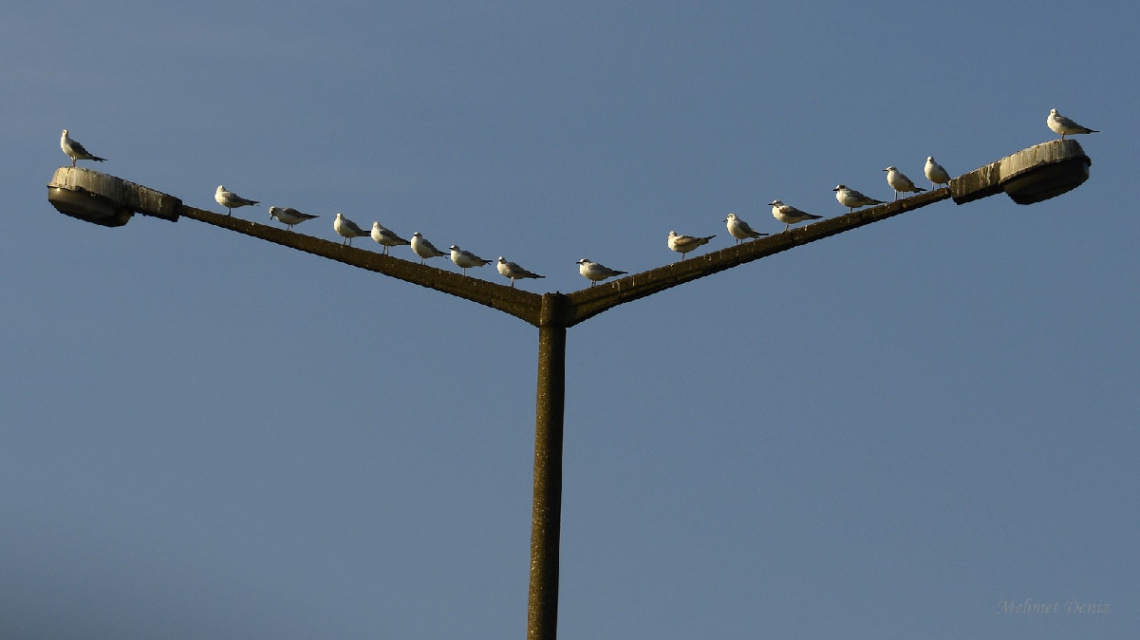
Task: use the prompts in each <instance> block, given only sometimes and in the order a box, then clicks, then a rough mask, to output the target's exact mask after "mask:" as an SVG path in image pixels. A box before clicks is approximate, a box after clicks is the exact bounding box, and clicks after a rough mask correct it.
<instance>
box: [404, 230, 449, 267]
mask: <svg viewBox="0 0 1140 640" xmlns="http://www.w3.org/2000/svg"><path fill="white" fill-rule="evenodd" d="M410 244H411V245H412V251H415V252H416V255H417V256H419V257H420V264H423V263H424V260H426V259H427V258H438V257H439V256H445V255H447V254H446V253H444V252H442V251H440V250H439V249H436V248H435V245H434V244H432V243H430V242H428V241H427V240H425V239H424V237H423V236H422V235H420V232H419V231H417V232H415V233H413V234H412V241H411V243H410Z"/></svg>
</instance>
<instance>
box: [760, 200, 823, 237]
mask: <svg viewBox="0 0 1140 640" xmlns="http://www.w3.org/2000/svg"><path fill="white" fill-rule="evenodd" d="M768 204H770V205H772V216H773V217H775V218H776V219H777V220H779V221H780V222H783V223H784V231H787V230H788V228H789V227H791V226H792V225H793V224H796V223H797V222H803V221H804V220H819V219H820V218H822V217H823V216H817V215H815V214H814V213H808V212H806V211H800V210H799V209H797V208H795V207H793V206H792V205H790V204H784V203H783V202H780V201H779V200H773V201H771V202H769V203H768Z"/></svg>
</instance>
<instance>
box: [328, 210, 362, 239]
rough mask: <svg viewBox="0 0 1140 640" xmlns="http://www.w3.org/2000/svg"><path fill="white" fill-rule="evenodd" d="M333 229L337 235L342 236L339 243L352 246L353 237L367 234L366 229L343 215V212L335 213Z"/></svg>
mask: <svg viewBox="0 0 1140 640" xmlns="http://www.w3.org/2000/svg"><path fill="white" fill-rule="evenodd" d="M333 230H335V231H336V233H337V235H338V236H340V237H342V238H344V240H342V241H341V244H347V245H348V246H352V239H353V238H359V237H360V236H366V235H368V232H367V231H365V230H364V229H361V228H360V225H358V224H356V223H355V222H353V221H352V220H349V219H348V218H346V217H344V214H343V213H338V214H336V220H333Z"/></svg>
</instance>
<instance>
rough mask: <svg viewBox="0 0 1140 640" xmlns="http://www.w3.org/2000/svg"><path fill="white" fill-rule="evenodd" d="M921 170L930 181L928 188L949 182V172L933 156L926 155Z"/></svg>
mask: <svg viewBox="0 0 1140 640" xmlns="http://www.w3.org/2000/svg"><path fill="white" fill-rule="evenodd" d="M922 172H923V173H925V174H926V179H927V180H929V181H930V188H931V189H933V188H934V186H935V185H939V184H950V174H949V173H948V172H947V171H946V169H944V168H943V167H942V165H940V164H938V163H937V162H935V161H934V156H926V166H925V167H923V168H922Z"/></svg>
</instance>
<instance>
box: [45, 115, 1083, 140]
mask: <svg viewBox="0 0 1140 640" xmlns="http://www.w3.org/2000/svg"><path fill="white" fill-rule="evenodd" d="M1045 122H1047V123H1048V124H1049V128H1050V129H1052V130H1053V132H1054V133H1059V134H1061V139H1062V140H1064V139H1065V134H1066V133H1067V134H1069V135H1073V134H1077V133H1100V132H1099V131H1097V130H1096V129H1089V128H1088V127H1082V126H1081V125H1079V124H1077V123H1075V122H1073V121H1072V120H1070V119H1068V118H1066V117H1065V116H1063V115H1061V114H1059V113H1057V110H1056V109H1050V110H1049V118H1048V119H1046V120H1045ZM64 133H67V132H66V131H64Z"/></svg>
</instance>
